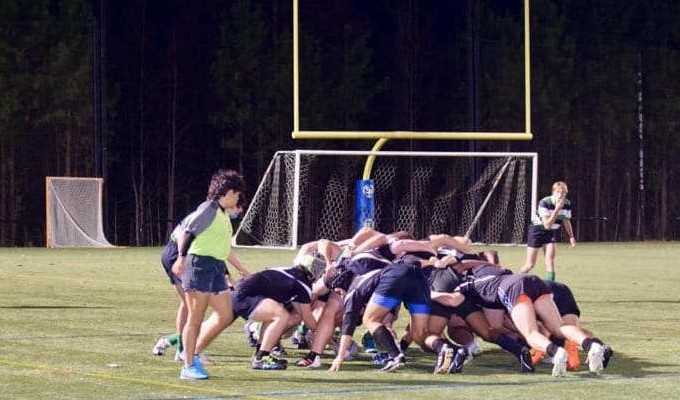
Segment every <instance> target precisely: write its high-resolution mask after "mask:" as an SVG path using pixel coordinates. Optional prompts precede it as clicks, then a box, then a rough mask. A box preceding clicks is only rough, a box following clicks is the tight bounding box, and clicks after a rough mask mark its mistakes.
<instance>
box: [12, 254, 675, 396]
mask: <svg viewBox="0 0 680 400" xmlns="http://www.w3.org/2000/svg"><path fill="white" fill-rule="evenodd" d="M236 251H237V253H238V254H239V256H240V258H241V260H242V262H243V264H244V265H245V266H246V267H247V268H248V269H250V270H258V269H261V268H263V267H264V266H266V265H285V264H287V263H288V261H289V260H290V259H291V258H292V253H291V252H285V251H284V252H281V251H262V250H257V251H254V250H243V249H237V250H236ZM500 252H501V257H502V260H503V261H504V264H506V265H508V266H511V267H513V268H514V269H517V267H518V266H519V265H520V264H521V262H522V261H523V256H524V248H521V247H519V248H501V249H500ZM159 254H160V248H126V249H111V250H46V249H30V248H29V249H0V296H1V297H0V398H3V399H185V398H190V399H231V398H259V399H262V398H274V399H277V398H289V399H297V398H313V399H331V398H332V399H386V398H389V399H410V400H417V399H428V400H429V399H444V398H446V399H452V398H466V399H471V398H479V399H484V400H492V399H504V400H505V399H512V398H532V399H534V398H535V399H540V398H545V399H583V398H585V399H662V398H667V399H671V398H673V399H675V398H678V397H679V396H680V395H679V394H678V392H677V382H678V379H680V338H679V337H678V336H680V335H679V334H680V294H679V293H680V291H679V289H680V268H678V260H679V259H680V244H677V243H617V244H613V243H612V244H580V245H579V246H578V247H577V248H576V249H574V250H567V248H566V246H564V245H561V246H560V247H559V249H558V272H557V279H558V280H561V281H563V282H566V283H568V284H569V285H570V287H571V288H572V290H573V291H574V294H575V295H576V298H577V300H578V301H579V305H580V307H581V310H582V321H583V323H584V325H586V326H587V327H588V328H590V329H592V330H594V331H595V332H596V333H598V335H599V336H600V337H601V338H603V339H604V340H605V341H607V342H608V343H609V344H611V345H612V347H613V348H614V350H615V352H616V353H615V356H614V358H613V359H612V361H611V363H610V365H609V368H608V369H607V370H605V373H604V374H603V375H601V376H598V377H592V376H589V374H588V373H587V372H585V370H583V371H579V372H575V373H569V375H568V377H566V378H553V377H551V376H550V366H548V365H540V366H539V367H538V370H537V372H536V373H534V374H526V375H523V374H519V373H518V372H517V369H516V366H515V360H514V358H512V357H511V356H510V355H508V354H506V353H503V352H501V351H500V350H497V348H496V347H495V346H493V345H490V344H486V343H482V346H483V348H484V350H485V351H484V353H483V355H482V356H481V357H479V358H477V359H475V360H474V361H473V363H471V364H468V365H467V366H466V368H465V370H464V372H463V374H462V375H441V376H434V375H432V374H431V370H432V364H433V360H434V358H433V357H434V356H432V355H427V354H424V353H422V352H420V350H417V349H411V350H409V352H408V353H407V357H408V363H407V365H406V367H404V368H403V369H401V370H399V371H398V372H396V373H394V374H385V373H380V372H378V371H375V370H374V367H373V366H372V365H371V363H370V358H369V357H368V356H365V355H361V357H360V359H359V360H358V361H353V362H348V363H346V364H345V365H344V366H343V370H342V371H340V372H339V373H329V372H327V371H326V368H327V367H328V365H329V363H330V356H326V357H325V358H324V366H325V367H326V368H324V369H322V370H301V369H298V368H297V367H295V366H291V367H290V368H289V369H288V370H287V371H267V372H265V371H253V370H251V369H250V368H249V365H250V364H249V360H250V356H251V349H250V348H249V347H247V345H246V342H245V337H244V335H243V334H242V331H241V327H242V325H243V323H242V321H241V320H239V321H237V322H236V323H235V324H234V325H233V326H232V327H230V328H229V329H227V330H226V331H225V332H224V333H223V334H222V335H221V336H220V337H218V338H217V339H216V341H215V342H214V343H213V344H212V346H211V347H210V348H209V349H208V350H209V351H208V354H209V355H210V356H211V357H212V358H213V359H215V360H216V361H217V364H216V365H214V366H211V367H209V371H210V373H211V378H210V380H208V381H203V382H187V381H181V380H180V379H179V378H178V374H179V366H178V365H177V364H176V363H175V362H173V360H172V354H173V353H174V352H169V354H166V355H165V356H163V357H155V356H153V355H151V353H150V350H151V347H152V346H153V344H154V342H155V340H156V339H157V338H158V337H159V335H161V334H167V333H169V332H171V331H172V330H173V324H174V311H175V307H176V300H175V294H174V290H173V289H172V287H171V286H170V285H169V284H168V283H167V281H166V278H165V276H164V274H163V273H162V271H161V268H160V266H159ZM541 262H542V259H539V263H541ZM537 271H538V272H539V273H540V274H541V275H542V274H543V272H542V267H541V266H537ZM398 326H399V325H398ZM361 331H362V329H359V330H358V331H357V332H358V334H359V333H360V332H361ZM286 343H287V342H286ZM286 343H284V344H286ZM302 354H303V353H302V351H299V350H296V349H292V347H289V356H288V359H289V360H290V361H291V362H294V361H295V360H296V359H297V358H299V356H301V355H302Z"/></svg>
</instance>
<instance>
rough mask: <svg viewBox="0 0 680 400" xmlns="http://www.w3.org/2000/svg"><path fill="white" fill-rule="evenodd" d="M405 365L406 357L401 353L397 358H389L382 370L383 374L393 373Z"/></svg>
mask: <svg viewBox="0 0 680 400" xmlns="http://www.w3.org/2000/svg"><path fill="white" fill-rule="evenodd" d="M404 365H405V361H404V355H403V354H402V353H399V355H397V356H396V357H392V358H388V359H387V361H386V362H385V365H384V366H383V367H382V368H381V369H380V371H382V372H392V371H395V370H397V369H399V368H401V367H403V366H404Z"/></svg>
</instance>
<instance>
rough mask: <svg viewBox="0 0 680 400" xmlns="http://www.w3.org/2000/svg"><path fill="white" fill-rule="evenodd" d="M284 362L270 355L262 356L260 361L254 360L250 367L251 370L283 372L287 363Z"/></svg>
mask: <svg viewBox="0 0 680 400" xmlns="http://www.w3.org/2000/svg"><path fill="white" fill-rule="evenodd" d="M284 361H285V360H281V359H278V358H276V357H273V356H271V355H268V356H264V357H262V358H260V359H257V358H256V359H254V360H253V361H252V364H251V366H252V367H253V369H258V370H265V371H272V370H284V369H286V368H288V363H287V362H285V363H284Z"/></svg>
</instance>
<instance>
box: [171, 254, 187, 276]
mask: <svg viewBox="0 0 680 400" xmlns="http://www.w3.org/2000/svg"><path fill="white" fill-rule="evenodd" d="M184 260H185V258H184V256H179V257H177V259H176V260H175V262H174V264H172V273H173V274H175V276H177V277H181V276H182V272H184Z"/></svg>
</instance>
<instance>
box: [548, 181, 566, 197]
mask: <svg viewBox="0 0 680 400" xmlns="http://www.w3.org/2000/svg"><path fill="white" fill-rule="evenodd" d="M567 193H569V188H567V184H566V183H564V182H562V181H557V182H555V183H553V185H552V194H553V196H554V197H555V198H559V197H562V198H565V197H567Z"/></svg>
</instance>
